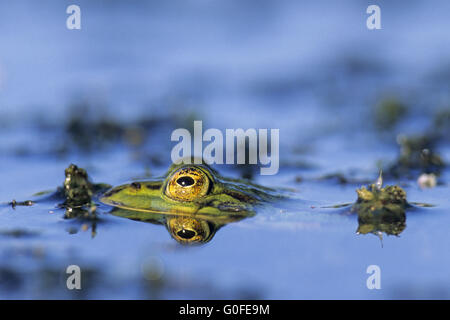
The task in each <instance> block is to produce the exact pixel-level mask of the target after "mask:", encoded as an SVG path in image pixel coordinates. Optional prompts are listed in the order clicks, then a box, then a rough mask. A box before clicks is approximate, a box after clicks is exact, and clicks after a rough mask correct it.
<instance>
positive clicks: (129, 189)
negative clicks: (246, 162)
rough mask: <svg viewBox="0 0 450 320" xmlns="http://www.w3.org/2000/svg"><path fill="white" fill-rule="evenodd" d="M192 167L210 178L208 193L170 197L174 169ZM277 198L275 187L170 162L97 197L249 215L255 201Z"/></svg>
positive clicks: (154, 208)
mask: <svg viewBox="0 0 450 320" xmlns="http://www.w3.org/2000/svg"><path fill="white" fill-rule="evenodd" d="M182 168H195V169H198V170H201V171H202V172H203V173H204V174H206V176H207V178H208V180H209V184H210V185H209V190H208V192H207V194H205V195H203V196H200V197H195V198H193V199H190V200H189V201H186V200H184V201H181V200H176V199H172V198H170V197H169V196H168V195H167V194H166V192H165V190H166V188H167V184H168V183H169V180H170V179H171V176H172V174H173V173H174V172H176V171H178V170H179V169H182ZM276 199H280V196H278V195H277V194H276V193H275V190H273V189H270V188H266V187H262V186H258V185H256V184H252V183H250V182H248V181H245V180H239V179H230V178H225V177H222V176H220V175H219V174H218V173H217V172H216V171H215V170H213V169H211V168H210V167H209V166H207V165H204V164H202V165H186V164H181V165H172V166H171V167H170V168H169V170H168V172H167V173H166V174H165V175H164V176H163V177H161V179H158V180H154V181H148V180H147V181H136V182H132V183H129V184H124V185H121V186H118V187H115V188H113V189H111V190H109V191H107V192H106V193H105V194H104V195H103V196H102V197H100V201H101V202H103V203H105V204H107V205H110V206H114V207H118V208H122V209H127V210H133V211H141V212H154V213H159V214H177V215H193V214H195V215H196V216H197V217H198V216H205V217H214V216H215V217H217V216H241V217H242V216H249V215H250V216H251V215H253V214H254V208H255V206H257V205H258V204H261V203H262V202H267V201H274V200H276Z"/></svg>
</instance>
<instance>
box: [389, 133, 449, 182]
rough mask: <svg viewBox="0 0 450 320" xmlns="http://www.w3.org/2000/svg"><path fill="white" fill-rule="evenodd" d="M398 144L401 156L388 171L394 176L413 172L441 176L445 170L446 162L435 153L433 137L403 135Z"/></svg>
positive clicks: (398, 139)
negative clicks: (441, 172)
mask: <svg viewBox="0 0 450 320" xmlns="http://www.w3.org/2000/svg"><path fill="white" fill-rule="evenodd" d="M397 142H398V144H399V145H400V155H399V156H398V158H397V160H396V161H395V163H394V164H393V165H391V167H390V168H389V170H388V171H389V173H391V174H392V175H394V176H397V177H398V176H403V175H408V174H409V173H410V172H411V171H412V170H416V171H417V170H418V171H420V172H421V173H434V174H436V175H439V173H440V171H441V170H442V168H444V166H445V163H444V161H443V160H442V158H441V157H440V155H439V154H437V153H436V152H435V151H434V143H435V140H434V139H433V137H431V136H429V135H421V136H410V137H407V136H404V135H401V136H399V137H398V138H397Z"/></svg>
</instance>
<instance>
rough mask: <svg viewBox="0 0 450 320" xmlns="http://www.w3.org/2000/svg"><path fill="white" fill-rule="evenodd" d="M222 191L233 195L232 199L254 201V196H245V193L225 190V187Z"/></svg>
mask: <svg viewBox="0 0 450 320" xmlns="http://www.w3.org/2000/svg"><path fill="white" fill-rule="evenodd" d="M224 192H225V194H227V195H229V196H231V197H233V198H234V199H236V200H238V201H240V202H246V203H252V202H255V199H254V198H252V197H250V196H247V195H246V194H243V193H239V192H235V191H233V190H226V189H225V191H224Z"/></svg>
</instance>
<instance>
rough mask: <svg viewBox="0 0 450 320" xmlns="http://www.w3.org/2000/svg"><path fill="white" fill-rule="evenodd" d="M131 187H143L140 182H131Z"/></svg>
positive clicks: (137, 188)
mask: <svg viewBox="0 0 450 320" xmlns="http://www.w3.org/2000/svg"><path fill="white" fill-rule="evenodd" d="M131 187H132V188H134V189H136V190H139V189H140V188H141V184H140V183H139V182H133V183H131Z"/></svg>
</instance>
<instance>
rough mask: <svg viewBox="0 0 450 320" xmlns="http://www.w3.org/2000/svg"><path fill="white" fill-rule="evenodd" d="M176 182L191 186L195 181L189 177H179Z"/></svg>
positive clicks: (183, 185)
mask: <svg viewBox="0 0 450 320" xmlns="http://www.w3.org/2000/svg"><path fill="white" fill-rule="evenodd" d="M177 183H178V185H180V186H182V187H189V186H192V185H193V184H194V183H195V181H194V179H192V178H191V177H181V178H179V179H177Z"/></svg>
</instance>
